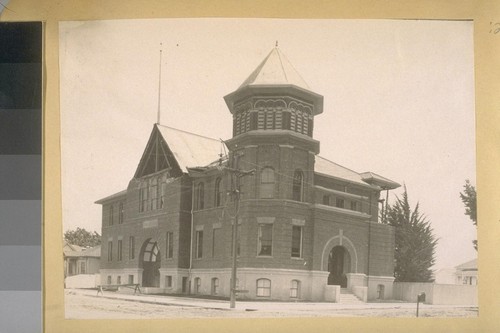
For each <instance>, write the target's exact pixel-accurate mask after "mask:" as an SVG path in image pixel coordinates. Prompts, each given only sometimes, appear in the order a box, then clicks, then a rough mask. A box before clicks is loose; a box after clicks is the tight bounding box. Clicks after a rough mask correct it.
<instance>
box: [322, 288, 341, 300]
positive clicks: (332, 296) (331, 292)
mask: <svg viewBox="0 0 500 333" xmlns="http://www.w3.org/2000/svg"><path fill="white" fill-rule="evenodd" d="M325 301H327V302H334V303H339V302H340V286H338V285H326V286H325Z"/></svg>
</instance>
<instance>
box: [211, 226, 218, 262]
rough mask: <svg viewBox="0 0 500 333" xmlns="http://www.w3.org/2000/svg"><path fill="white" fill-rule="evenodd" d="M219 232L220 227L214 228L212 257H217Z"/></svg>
mask: <svg viewBox="0 0 500 333" xmlns="http://www.w3.org/2000/svg"><path fill="white" fill-rule="evenodd" d="M218 233H219V229H218V228H217V229H212V258H213V257H215V248H216V246H217V239H218V237H217V235H218Z"/></svg>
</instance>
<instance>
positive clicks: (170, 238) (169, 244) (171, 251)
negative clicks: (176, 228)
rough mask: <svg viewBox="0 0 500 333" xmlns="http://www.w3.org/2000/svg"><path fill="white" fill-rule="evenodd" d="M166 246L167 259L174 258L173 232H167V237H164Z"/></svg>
mask: <svg viewBox="0 0 500 333" xmlns="http://www.w3.org/2000/svg"><path fill="white" fill-rule="evenodd" d="M166 241H167V244H166V246H165V249H166V250H167V253H166V254H167V259H171V258H173V256H174V233H173V232H167V237H166Z"/></svg>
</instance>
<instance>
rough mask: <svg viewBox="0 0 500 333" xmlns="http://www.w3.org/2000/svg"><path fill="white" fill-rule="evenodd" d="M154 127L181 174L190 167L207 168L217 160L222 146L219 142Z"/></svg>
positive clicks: (164, 127)
mask: <svg viewBox="0 0 500 333" xmlns="http://www.w3.org/2000/svg"><path fill="white" fill-rule="evenodd" d="M155 126H156V127H157V128H158V130H159V131H160V133H161V135H162V137H163V139H164V140H165V142H166V143H167V145H168V147H169V149H170V150H171V152H172V154H173V155H174V157H175V159H176V161H177V163H178V164H179V167H180V168H181V170H182V171H183V172H188V170H187V169H188V168H190V167H201V166H207V165H209V164H210V163H212V162H214V161H216V160H217V159H218V158H219V154H220V153H221V149H222V144H223V142H221V141H220V140H217V139H211V138H207V137H205V136H201V135H197V134H193V133H190V132H185V131H181V130H178V129H175V128H172V127H167V126H163V125H155Z"/></svg>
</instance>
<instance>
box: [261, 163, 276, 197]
mask: <svg viewBox="0 0 500 333" xmlns="http://www.w3.org/2000/svg"><path fill="white" fill-rule="evenodd" d="M274 182H275V181H274V170H273V169H272V168H269V167H266V168H264V169H262V171H261V173H260V197H261V198H262V199H272V198H274Z"/></svg>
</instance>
